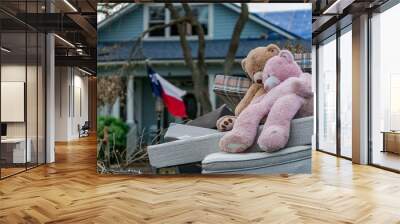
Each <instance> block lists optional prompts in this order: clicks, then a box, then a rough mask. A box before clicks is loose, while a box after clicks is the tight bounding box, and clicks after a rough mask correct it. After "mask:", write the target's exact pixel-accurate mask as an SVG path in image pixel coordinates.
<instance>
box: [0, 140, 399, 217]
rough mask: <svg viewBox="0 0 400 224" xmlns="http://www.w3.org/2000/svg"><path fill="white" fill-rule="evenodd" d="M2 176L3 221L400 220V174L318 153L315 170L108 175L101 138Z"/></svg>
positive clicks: (0, 214)
mask: <svg viewBox="0 0 400 224" xmlns="http://www.w3.org/2000/svg"><path fill="white" fill-rule="evenodd" d="M56 151H57V154H56V156H57V157H56V158H57V162H56V163H55V164H51V165H47V166H42V167H39V168H36V169H34V170H30V171H28V172H26V173H22V174H19V175H17V176H14V177H11V178H8V179H5V180H3V181H0V223H44V222H47V223H174V224H175V223H400V221H399V220H400V200H399V199H400V175H398V174H395V173H390V172H387V171H384V170H380V169H377V168H373V167H368V166H358V165H352V164H351V163H350V162H349V161H347V160H343V159H337V158H335V157H333V156H330V155H326V154H323V153H318V152H316V153H314V155H313V174H312V175H291V176H289V177H287V176H190V177H176V176H175V177H156V178H155V177H132V176H101V175H98V174H96V171H95V154H96V143H95V139H94V138H93V137H92V138H86V139H84V140H82V141H78V142H72V143H70V144H58V145H57V150H56Z"/></svg>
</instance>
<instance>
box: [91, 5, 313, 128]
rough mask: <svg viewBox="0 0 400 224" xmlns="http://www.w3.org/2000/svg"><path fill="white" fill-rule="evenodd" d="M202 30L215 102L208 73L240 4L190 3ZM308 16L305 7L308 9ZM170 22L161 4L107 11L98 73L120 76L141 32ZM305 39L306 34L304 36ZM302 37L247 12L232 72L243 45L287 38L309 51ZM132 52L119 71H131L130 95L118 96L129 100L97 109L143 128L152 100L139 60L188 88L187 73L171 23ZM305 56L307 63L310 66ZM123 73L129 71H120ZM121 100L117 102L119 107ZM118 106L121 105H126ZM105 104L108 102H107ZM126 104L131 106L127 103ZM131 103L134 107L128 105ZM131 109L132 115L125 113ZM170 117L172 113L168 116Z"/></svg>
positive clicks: (219, 65)
mask: <svg viewBox="0 0 400 224" xmlns="http://www.w3.org/2000/svg"><path fill="white" fill-rule="evenodd" d="M191 7H192V10H193V11H194V13H195V14H196V15H197V18H198V20H199V22H200V23H201V24H202V26H203V28H204V30H205V34H206V64H207V67H208V73H209V79H208V85H209V89H210V92H209V93H210V97H211V103H212V105H213V107H214V108H215V107H216V106H217V105H218V102H217V99H216V97H215V94H214V93H213V92H212V86H213V82H214V77H215V75H216V74H221V73H223V63H224V60H225V57H226V53H227V50H228V48H229V43H230V38H231V35H232V31H233V28H234V26H235V23H236V20H237V18H238V16H239V14H240V10H241V9H240V6H238V5H237V4H233V3H221V4H205V3H204V4H191ZM308 14H309V17H311V12H310V11H309V12H308ZM169 21H170V13H169V10H168V9H166V8H165V6H164V4H145V5H143V4H128V5H127V6H126V7H125V8H124V9H122V10H120V11H118V12H117V13H115V14H113V15H111V16H110V17H108V18H106V19H105V20H103V21H101V22H100V23H99V24H98V75H99V77H100V78H101V77H102V76H103V77H104V76H109V75H121V71H122V70H121V68H122V66H123V65H124V64H126V63H127V60H128V58H129V55H130V53H131V49H132V46H134V45H135V44H137V42H136V39H137V38H138V37H139V36H140V35H141V34H142V32H143V31H145V30H147V29H148V28H149V27H151V26H153V25H157V24H163V23H168V22H169ZM193 32H194V30H190V29H189V31H188V39H189V44H190V47H191V49H192V55H193V57H194V58H196V56H197V41H196V36H192V35H191V33H193ZM309 40H310V39H309ZM309 40H306V39H304V38H302V37H300V36H299V35H297V34H295V33H293V32H291V31H290V30H286V29H283V28H282V27H280V26H277V25H275V24H274V23H272V22H270V21H269V20H266V19H264V18H263V17H261V16H260V15H257V14H255V13H250V15H249V20H248V21H247V23H246V25H245V28H244V30H243V32H242V33H241V40H240V44H239V48H238V50H237V53H236V61H235V64H234V67H233V72H232V73H233V74H236V75H244V73H243V71H242V68H241V66H240V63H239V62H240V60H241V59H242V58H244V57H245V56H246V55H247V53H248V52H249V50H251V49H253V48H255V47H258V46H266V45H267V44H269V43H275V44H279V45H281V47H284V46H285V45H286V44H288V43H293V44H294V43H297V44H300V45H301V46H303V48H304V49H305V51H306V52H311V41H309ZM135 52H136V54H134V55H133V57H132V63H133V64H134V66H133V67H132V69H128V71H126V70H124V71H123V74H124V75H128V76H132V77H133V76H134V79H133V78H129V80H128V84H127V88H132V86H133V89H134V90H133V91H130V90H127V92H128V93H129V92H133V95H134V97H131V96H127V97H125V99H124V100H131V101H132V102H126V103H121V102H120V99H117V100H116V103H115V104H114V105H113V108H112V109H110V108H108V109H105V107H103V109H101V108H100V109H99V114H106V113H107V111H112V112H111V113H112V114H113V116H117V117H120V116H121V117H122V118H124V119H126V120H127V122H128V123H129V122H133V121H136V122H137V125H138V127H139V129H143V128H146V129H149V128H151V126H153V127H154V126H155V124H156V113H155V112H154V108H155V99H154V97H152V95H151V88H150V82H149V81H148V79H147V74H146V70H145V66H144V64H145V60H146V59H147V60H148V61H149V62H150V64H151V66H152V67H153V68H154V69H155V71H157V72H158V73H159V74H161V75H162V76H164V77H166V78H167V79H168V80H169V81H171V82H172V83H173V84H175V85H177V86H178V87H179V88H182V89H184V90H186V91H187V92H188V93H189V94H190V93H191V92H192V86H193V85H192V81H191V73H190V71H189V69H188V67H187V66H185V64H184V60H183V56H182V50H181V47H180V42H179V37H178V34H177V31H176V28H175V27H173V26H172V27H169V28H166V29H164V30H156V31H153V32H150V33H149V34H148V35H146V36H145V38H144V40H143V42H142V44H141V48H140V50H139V51H135ZM310 63H311V62H310V61H309V63H308V64H307V66H309V67H311V66H310ZM126 72H128V73H129V74H126ZM120 105H122V106H120ZM124 105H127V106H126V107H125V106H124ZM108 107H110V106H108ZM127 107H131V108H127ZM133 108H135V109H133ZM132 111H134V112H133V113H134V116H132V115H131V113H132ZM170 120H172V121H173V118H170Z"/></svg>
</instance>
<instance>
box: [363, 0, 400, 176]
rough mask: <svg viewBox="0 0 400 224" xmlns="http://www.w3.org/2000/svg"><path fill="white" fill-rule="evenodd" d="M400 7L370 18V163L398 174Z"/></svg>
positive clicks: (399, 164) (399, 5) (399, 140)
mask: <svg viewBox="0 0 400 224" xmlns="http://www.w3.org/2000/svg"><path fill="white" fill-rule="evenodd" d="M398 21H400V4H398V5H395V6H393V7H392V8H390V9H388V10H386V11H384V12H382V13H378V14H374V16H373V17H372V18H371V31H372V32H371V68H372V70H371V79H370V86H371V97H370V105H371V106H370V121H371V124H370V133H371V136H370V137H371V141H372V144H371V150H372V151H371V152H370V153H371V155H370V156H371V160H372V161H371V162H372V163H373V164H374V165H378V166H383V167H387V168H391V169H395V170H400V156H399V155H400V154H399V152H400V150H399V145H400V132H399V130H400V103H399V102H400V101H399V95H400V63H399V56H398V55H399V52H400V45H399V39H400V33H399V32H398V30H397V29H395V27H398Z"/></svg>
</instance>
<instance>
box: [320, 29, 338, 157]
mask: <svg viewBox="0 0 400 224" xmlns="http://www.w3.org/2000/svg"><path fill="white" fill-rule="evenodd" d="M317 63H318V118H319V121H318V149H320V150H323V151H327V152H330V153H335V154H336V36H333V37H332V38H330V39H329V40H327V41H326V42H325V43H322V44H321V45H320V46H319V48H318V62H317Z"/></svg>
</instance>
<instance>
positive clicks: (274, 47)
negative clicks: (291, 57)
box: [267, 44, 280, 55]
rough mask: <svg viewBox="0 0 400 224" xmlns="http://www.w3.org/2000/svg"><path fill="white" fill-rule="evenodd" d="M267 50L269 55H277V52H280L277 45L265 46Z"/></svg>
mask: <svg viewBox="0 0 400 224" xmlns="http://www.w3.org/2000/svg"><path fill="white" fill-rule="evenodd" d="M267 50H268V51H269V52H270V53H272V54H275V55H277V54H278V53H279V51H280V49H279V47H278V46H277V45H275V44H268V45H267Z"/></svg>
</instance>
